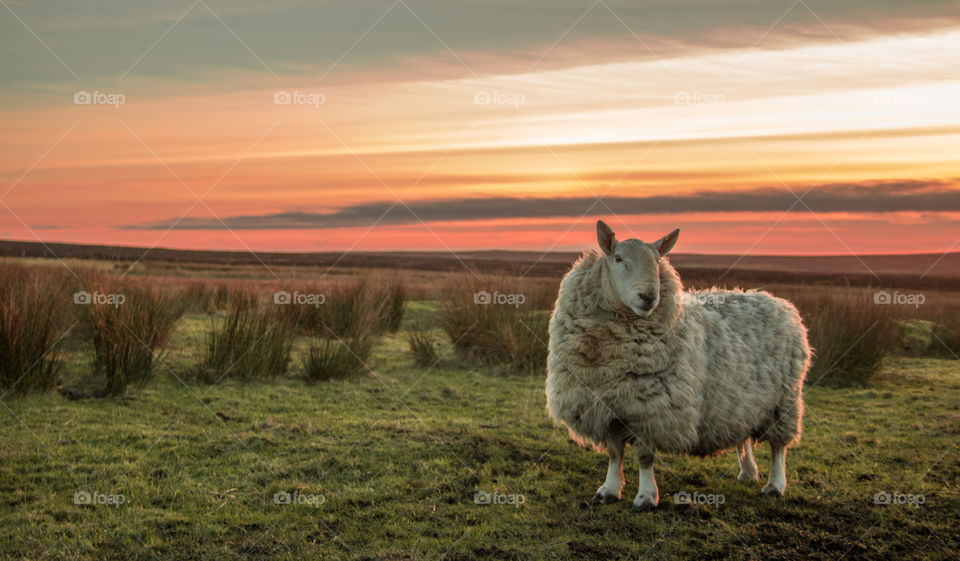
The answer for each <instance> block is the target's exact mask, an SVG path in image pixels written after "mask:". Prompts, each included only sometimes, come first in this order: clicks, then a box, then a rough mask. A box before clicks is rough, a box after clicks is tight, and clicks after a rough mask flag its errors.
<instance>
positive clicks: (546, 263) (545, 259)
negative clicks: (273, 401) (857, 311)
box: [0, 240, 960, 286]
mask: <svg viewBox="0 0 960 561" xmlns="http://www.w3.org/2000/svg"><path fill="white" fill-rule="evenodd" d="M51 251H52V253H51ZM54 254H55V255H56V256H58V257H60V258H63V259H98V260H111V261H131V262H132V261H137V260H140V259H141V258H142V259H143V260H144V261H148V262H149V261H159V262H171V263H184V264H185V263H198V264H205V265H210V264H223V265H234V266H235V265H258V266H259V267H260V269H263V266H264V265H267V266H271V267H272V266H306V267H331V266H338V267H346V268H350V267H363V268H385V269H397V268H403V269H419V270H431V271H463V270H464V269H465V267H472V268H477V269H479V270H482V271H487V272H508V273H512V274H527V275H534V276H543V275H552V274H556V273H562V272H563V271H565V270H566V268H567V267H568V266H569V264H570V263H572V262H573V261H574V260H576V258H577V256H578V255H579V254H578V253H573V252H546V253H541V252H534V251H458V252H456V253H452V252H381V253H371V252H350V253H269V252H261V253H257V254H252V253H250V252H244V251H191V250H173V249H164V248H155V249H151V250H149V251H148V250H147V249H146V248H135V247H120V246H95V245H75V244H58V243H49V244H46V245H43V244H40V243H35V242H18V241H3V240H0V256H11V257H53V255H54ZM671 260H672V261H673V263H674V265H675V266H677V267H678V268H680V269H681V270H683V269H688V270H690V269H697V270H703V272H704V273H705V274H706V273H708V272H709V273H712V274H716V275H717V276H718V277H719V276H728V275H730V274H734V275H736V274H737V273H738V272H754V273H768V274H795V275H800V276H814V277H818V276H819V277H823V276H845V277H850V278H854V279H862V280H863V281H865V282H870V281H873V282H874V283H876V282H878V279H877V277H880V278H881V279H883V278H894V279H903V280H905V281H908V282H910V283H911V284H914V283H917V282H921V277H922V278H923V279H928V283H937V282H946V283H949V284H951V286H953V284H954V283H953V281H954V280H955V279H960V252H953V253H947V254H941V253H928V254H916V255H864V256H859V257H856V256H765V255H748V256H745V257H744V256H740V255H694V254H684V253H674V254H671ZM731 269H732V271H730V270H731ZM874 275H876V276H874Z"/></svg>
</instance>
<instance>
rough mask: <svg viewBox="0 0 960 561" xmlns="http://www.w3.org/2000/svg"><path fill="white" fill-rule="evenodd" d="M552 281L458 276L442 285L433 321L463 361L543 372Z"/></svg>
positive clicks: (518, 371) (553, 295)
mask: <svg viewBox="0 0 960 561" xmlns="http://www.w3.org/2000/svg"><path fill="white" fill-rule="evenodd" d="M552 291H553V286H552V285H551V283H543V282H538V281H529V280H525V279H518V278H513V279H511V278H495V277H477V276H473V275H462V276H460V277H459V278H455V279H452V280H451V281H449V284H448V285H447V287H446V288H445V290H444V298H443V299H442V301H441V304H440V308H439V310H438V321H439V323H440V326H441V327H442V328H443V330H444V331H445V332H446V333H447V335H448V336H449V337H450V340H451V341H453V344H454V347H455V348H456V349H457V351H458V352H459V353H460V354H461V356H463V357H464V358H466V359H467V360H469V361H471V362H475V363H479V364H485V365H497V366H500V367H502V368H505V369H506V370H507V371H510V372H517V373H537V374H539V373H542V372H543V371H544V368H546V358H547V322H548V316H547V314H546V312H545V311H543V310H542V309H537V308H538V307H542V306H546V305H547V304H546V303H547V302H550V303H551V304H552V301H553V300H555V298H556V293H555V292H553V293H552V294H551V292H552Z"/></svg>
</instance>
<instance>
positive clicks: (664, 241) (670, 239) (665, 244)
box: [653, 228, 680, 257]
mask: <svg viewBox="0 0 960 561" xmlns="http://www.w3.org/2000/svg"><path fill="white" fill-rule="evenodd" d="M679 236H680V228H677V229H676V230H674V231H672V232H670V233H669V234H667V235H666V236H663V237H662V238H660V239H659V240H657V242H656V243H654V244H653V245H655V246H657V251H659V252H660V256H661V257H663V256H664V255H666V254H668V253H670V250H671V249H673V244H675V243H677V237H679Z"/></svg>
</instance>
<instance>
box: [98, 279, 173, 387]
mask: <svg viewBox="0 0 960 561" xmlns="http://www.w3.org/2000/svg"><path fill="white" fill-rule="evenodd" d="M94 286H95V288H94V289H93V290H92V291H91V292H89V294H90V295H91V298H92V299H93V300H92V301H91V302H89V303H87V304H84V308H83V310H84V313H85V317H86V320H87V322H88V333H89V336H90V342H91V344H92V346H93V367H94V372H95V374H98V375H102V376H103V377H104V383H103V387H102V389H100V390H97V391H95V392H94V395H120V394H122V393H123V392H124V391H126V389H127V387H128V386H135V387H140V386H143V385H144V384H146V383H147V382H148V381H150V380H151V379H152V378H153V375H154V364H155V362H156V358H157V353H158V351H160V350H161V349H162V348H163V347H164V345H165V344H166V343H167V341H168V340H169V338H170V335H171V333H172V332H173V328H174V325H175V324H176V323H177V320H179V319H180V316H182V315H183V312H184V307H183V306H182V304H181V303H180V301H179V300H177V299H176V298H175V297H174V295H173V294H172V293H170V292H169V291H166V290H163V289H162V288H159V287H155V286H144V285H140V284H133V283H126V284H121V283H116V282H112V281H101V282H99V283H97V284H95V285H94ZM103 297H106V301H97V298H103Z"/></svg>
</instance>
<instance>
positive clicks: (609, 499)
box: [593, 491, 620, 505]
mask: <svg viewBox="0 0 960 561" xmlns="http://www.w3.org/2000/svg"><path fill="white" fill-rule="evenodd" d="M619 500H620V497H618V496H616V495H611V494H609V493H603V492H601V491H597V494H596V495H594V496H593V504H595V505H605V504H610V503H615V502H617V501H619Z"/></svg>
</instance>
